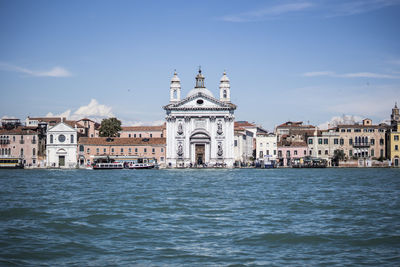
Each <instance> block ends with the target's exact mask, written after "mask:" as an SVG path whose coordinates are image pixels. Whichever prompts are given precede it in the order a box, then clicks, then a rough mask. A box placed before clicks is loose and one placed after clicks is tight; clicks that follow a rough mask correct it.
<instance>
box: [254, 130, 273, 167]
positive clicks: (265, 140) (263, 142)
mask: <svg viewBox="0 0 400 267" xmlns="http://www.w3.org/2000/svg"><path fill="white" fill-rule="evenodd" d="M256 150H257V151H256V155H257V158H256V159H257V161H258V162H264V161H276V159H277V151H278V138H277V136H276V134H273V133H258V134H257V136H256Z"/></svg>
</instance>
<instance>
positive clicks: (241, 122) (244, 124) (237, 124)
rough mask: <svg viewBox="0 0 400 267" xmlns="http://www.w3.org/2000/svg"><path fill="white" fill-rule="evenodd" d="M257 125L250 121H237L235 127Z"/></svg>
mask: <svg viewBox="0 0 400 267" xmlns="http://www.w3.org/2000/svg"><path fill="white" fill-rule="evenodd" d="M236 126H238V127H257V125H255V124H254V123H250V122H248V121H235V127H236Z"/></svg>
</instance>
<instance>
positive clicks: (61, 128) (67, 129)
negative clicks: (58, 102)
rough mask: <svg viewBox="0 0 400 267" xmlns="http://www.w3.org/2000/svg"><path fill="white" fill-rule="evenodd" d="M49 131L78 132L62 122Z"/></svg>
mask: <svg viewBox="0 0 400 267" xmlns="http://www.w3.org/2000/svg"><path fill="white" fill-rule="evenodd" d="M48 131H49V132H76V130H75V129H74V128H72V127H71V126H69V125H68V124H66V123H64V122H60V123H58V124H56V125H54V126H53V127H51V128H50V129H49V130H48Z"/></svg>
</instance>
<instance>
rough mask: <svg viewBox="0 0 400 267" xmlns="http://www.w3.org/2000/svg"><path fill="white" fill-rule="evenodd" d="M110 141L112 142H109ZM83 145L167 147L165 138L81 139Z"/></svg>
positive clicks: (80, 142)
mask: <svg viewBox="0 0 400 267" xmlns="http://www.w3.org/2000/svg"><path fill="white" fill-rule="evenodd" d="M107 139H108V140H110V141H107ZM78 143H79V144H81V145H103V146H124V145H165V144H166V139H165V138H119V137H111V138H109V137H95V138H89V137H81V138H80V139H79V142H78Z"/></svg>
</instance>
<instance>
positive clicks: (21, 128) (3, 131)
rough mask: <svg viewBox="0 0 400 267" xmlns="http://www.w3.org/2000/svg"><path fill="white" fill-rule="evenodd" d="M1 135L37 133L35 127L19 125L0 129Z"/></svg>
mask: <svg viewBox="0 0 400 267" xmlns="http://www.w3.org/2000/svg"><path fill="white" fill-rule="evenodd" d="M0 134H1V135H8V134H9V135H28V134H29V135H34V134H37V127H25V126H19V127H17V128H13V129H11V130H7V129H0Z"/></svg>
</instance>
